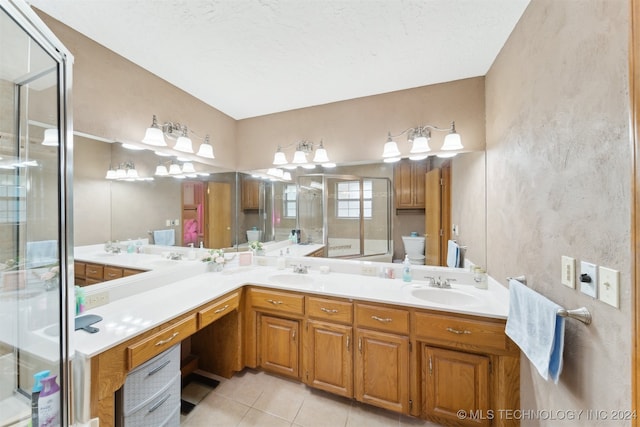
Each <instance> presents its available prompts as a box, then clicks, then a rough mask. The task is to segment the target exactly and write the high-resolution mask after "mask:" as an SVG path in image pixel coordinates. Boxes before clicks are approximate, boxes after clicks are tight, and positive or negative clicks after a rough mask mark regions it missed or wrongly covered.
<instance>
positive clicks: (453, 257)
mask: <svg viewBox="0 0 640 427" xmlns="http://www.w3.org/2000/svg"><path fill="white" fill-rule="evenodd" d="M447 267H452V268H458V267H460V246H458V244H457V243H456V242H455V241H454V240H449V245H448V247H447Z"/></svg>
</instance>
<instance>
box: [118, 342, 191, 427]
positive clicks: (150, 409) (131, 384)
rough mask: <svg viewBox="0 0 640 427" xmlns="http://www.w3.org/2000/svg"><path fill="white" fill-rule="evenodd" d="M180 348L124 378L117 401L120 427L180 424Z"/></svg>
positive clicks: (138, 368) (172, 425) (150, 361)
mask: <svg viewBox="0 0 640 427" xmlns="http://www.w3.org/2000/svg"><path fill="white" fill-rule="evenodd" d="M180 378H181V376H180V345H179V344H178V345H174V346H173V347H171V348H170V349H168V350H166V351H165V352H163V353H160V354H159V355H157V356H156V357H154V358H153V359H151V360H149V361H147V362H145V363H143V364H142V365H140V366H138V367H137V368H136V369H134V370H133V371H131V372H130V373H129V375H127V379H126V380H125V383H124V386H123V387H122V390H121V392H120V393H119V399H118V404H119V405H118V406H119V410H118V417H117V420H118V425H119V426H122V427H147V426H160V427H165V426H166V427H177V426H179V425H180V391H181V384H180Z"/></svg>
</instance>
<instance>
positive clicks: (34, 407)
mask: <svg viewBox="0 0 640 427" xmlns="http://www.w3.org/2000/svg"><path fill="white" fill-rule="evenodd" d="M49 375H51V372H50V371H40V372H38V373H36V374H34V375H33V379H34V382H33V389H32V390H31V425H32V426H33V427H38V398H39V397H40V392H41V391H42V379H43V378H47V377H48V376H49Z"/></svg>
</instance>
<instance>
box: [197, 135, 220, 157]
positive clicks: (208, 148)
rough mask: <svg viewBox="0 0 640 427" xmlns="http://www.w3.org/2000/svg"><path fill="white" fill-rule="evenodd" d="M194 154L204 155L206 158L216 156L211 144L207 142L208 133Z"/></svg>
mask: <svg viewBox="0 0 640 427" xmlns="http://www.w3.org/2000/svg"><path fill="white" fill-rule="evenodd" d="M196 155H198V156H200V157H206V158H207V159H215V158H216V156H214V155H213V146H212V145H211V143H210V142H209V135H207V136H205V137H204V141H203V142H202V144H200V148H198V153H197V154H196Z"/></svg>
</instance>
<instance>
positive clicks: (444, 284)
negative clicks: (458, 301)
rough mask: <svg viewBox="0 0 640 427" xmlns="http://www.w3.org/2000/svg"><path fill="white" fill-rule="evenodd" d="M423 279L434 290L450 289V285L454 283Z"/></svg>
mask: <svg viewBox="0 0 640 427" xmlns="http://www.w3.org/2000/svg"><path fill="white" fill-rule="evenodd" d="M425 279H427V280H429V281H430V284H429V286H433V287H434V288H442V289H451V283H450V282H455V281H456V279H447V278H445V279H444V280H443V279H442V278H440V277H438V279H437V280H436V279H434V278H433V277H425Z"/></svg>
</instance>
